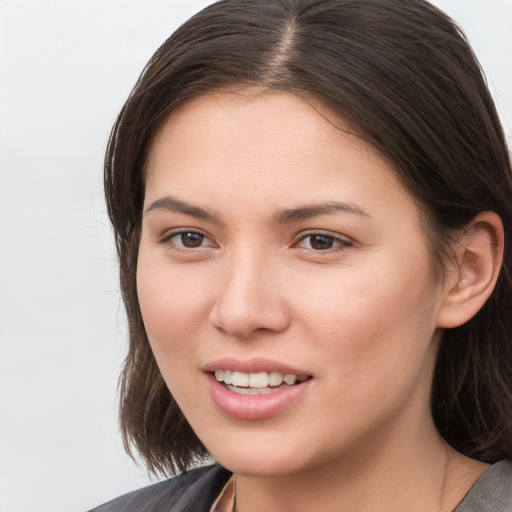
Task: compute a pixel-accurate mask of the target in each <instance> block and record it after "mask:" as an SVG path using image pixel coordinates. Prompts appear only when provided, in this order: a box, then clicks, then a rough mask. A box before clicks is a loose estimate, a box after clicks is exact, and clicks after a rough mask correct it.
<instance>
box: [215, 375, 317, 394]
mask: <svg viewBox="0 0 512 512" xmlns="http://www.w3.org/2000/svg"><path fill="white" fill-rule="evenodd" d="M215 378H216V379H217V381H218V382H220V383H221V384H223V385H224V387H225V388H226V389H228V390H229V391H232V392H233V393H239V394H242V395H264V394H267V393H273V392H275V391H279V390H281V389H286V388H291V387H293V386H296V385H298V384H301V383H302V382H305V381H306V380H308V379H310V378H311V377H310V376H309V375H294V374H291V373H286V374H284V373H281V372H276V371H272V372H257V373H245V372H238V371H232V370H215Z"/></svg>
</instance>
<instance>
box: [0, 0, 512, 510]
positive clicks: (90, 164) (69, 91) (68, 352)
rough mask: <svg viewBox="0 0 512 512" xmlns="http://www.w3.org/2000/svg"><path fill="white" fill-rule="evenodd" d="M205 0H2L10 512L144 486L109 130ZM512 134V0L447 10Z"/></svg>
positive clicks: (442, 0)
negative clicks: (129, 387) (110, 214)
mask: <svg viewBox="0 0 512 512" xmlns="http://www.w3.org/2000/svg"><path fill="white" fill-rule="evenodd" d="M208 3H209V2H208V1H206V0H205V1H201V0H186V1H185V0H179V1H176V0H174V1H172V0H165V1H164V0H149V1H148V0H145V1H143V0H115V1H113V0H87V1H85V0H77V1H73V0H60V1H59V0H0V512H80V511H85V510H87V509H88V508H91V507H92V506H94V505H97V504H99V503H102V502H104V501H106V500H108V499H110V498H113V497H115V496H117V495H119V494H122V493H124V492H126V491H128V490H132V489H135V488H138V487H141V486H143V485H145V484H146V483H147V482H148V480H147V478H146V477H145V473H144V471H143V470H141V469H137V468H136V467H135V465H134V464H133V463H132V462H131V461H130V460H129V459H128V458H127V456H126V455H125V454H124V452H123V449H122V446H121V442H120V436H119V434H118V430H117V416H116V414H117V411H116V403H115V400H116V382H117V375H118V373H119V368H120V365H121V362H122V359H123V355H124V352H125V327H124V316H123V312H122V307H121V304H120V298H119V290H118V281H117V269H116V262H115V257H114V251H113V244H112V238H111V231H110V228H109V226H108V223H107V220H106V215H105V208H104V205H103V197H102V158H103V152H104V149H105V145H106V140H107V137H108V133H109V129H110V126H111V125H112V122H113V120H114V118H115V115H116V113H117V111H118V110H119V108H120V107H121V105H122V103H123V101H124V99H125V98H126V96H127V95H128V93H129V91H130V89H131V87H132V85H133V83H134V82H135V80H136V78H137V76H138V74H139V72H140V71H141V69H142V67H143V65H144V64H145V62H146V61H147V60H148V58H149V57H150V56H151V54H152V53H153V52H154V50H156V48H157V47H158V46H159V44H160V43H161V42H162V41H163V40H164V39H165V38H166V37H167V36H168V35H169V34H170V33H171V32H172V31H173V30H174V29H175V28H176V27H177V26H178V25H179V24H180V23H181V22H183V21H184V20H185V19H186V18H187V17H189V16H190V15H191V14H192V13H193V12H195V11H196V10H198V9H199V8H201V7H203V6H204V5H206V4H208ZM435 4H436V5H439V6H440V7H442V8H443V9H445V10H446V11H447V12H448V13H449V14H451V15H452V16H453V17H454V18H455V19H456V20H457V21H458V22H459V23H460V24H461V25H462V27H463V28H464V30H465V31H466V33H467V34H468V35H469V38H470V40H471V42H472V44H473V46H474V48H475V51H476V53H477V55H478V56H479V58H480V61H481V63H482V65H483V67H484V69H485V70H486V72H487V76H488V79H489V83H490V88H491V91H492V92H493V94H494V96H495V99H496V101H497V103H498V107H499V111H500V113H501V115H502V119H503V121H504V123H505V125H506V127H507V136H508V139H509V142H510V139H511V129H512V36H511V33H510V32H511V27H512V0H438V1H436V2H435Z"/></svg>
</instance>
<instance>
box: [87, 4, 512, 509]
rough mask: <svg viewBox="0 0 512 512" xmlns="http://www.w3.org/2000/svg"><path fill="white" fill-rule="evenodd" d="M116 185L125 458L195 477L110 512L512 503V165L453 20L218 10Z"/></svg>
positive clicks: (123, 124) (195, 37) (148, 85)
mask: <svg viewBox="0 0 512 512" xmlns="http://www.w3.org/2000/svg"><path fill="white" fill-rule="evenodd" d="M105 185H106V194H107V203H108V207H109V213H110V217H111V220H112V223H113V226H114V229H115V234H116V241H117V247H118V252H119V257H120V264H121V286H122V291H123V297H124V300H125V304H126V308H127V312H128V318H129V325H130V350H129V354H128V357H127V359H126V364H125V367H124V370H123V374H122V377H121V424H122V429H123V435H124V440H125V445H126V447H127V449H128V450H129V451H130V450H132V449H136V450H137V451H138V452H139V453H140V454H141V455H142V456H143V458H144V460H145V461H146V463H147V466H148V468H149V469H150V470H151V471H153V472H174V471H176V470H181V471H186V472H185V473H184V474H182V475H180V476H179V477H177V478H174V479H171V480H168V481H166V482H162V483H159V484H156V485H155V486H150V487H148V488H146V489H142V490H140V491H136V492H134V493H131V494H129V495H126V496H124V497H121V498H118V499H117V500H114V501H112V502H110V503H108V504H106V505H104V506H102V507H99V508H97V509H95V510H96V511H98V512H99V511H118V510H119V511H121V510H123V511H127V510H134V511H135V510H137V511H160V510H162V511H163V510H166V511H167V510H172V511H175V510H190V511H203V510H204V511H210V510H212V511H226V510H230V511H231V510H236V511H238V512H251V511H278V510H279V511H281V510H293V511H299V512H300V511H302V510H316V511H324V510H325V511H338V510H356V511H361V512H365V511H372V510H379V511H383V510H384V511H385V510H390V511H391V510H392V511H394V512H396V511H410V510H415V511H434V510H435V511H451V510H457V511H459V512H460V511H480V510H493V511H505V510H510V507H511V506H512V494H511V492H510V485H511V483H512V465H511V464H510V462H508V460H507V459H508V458H510V456H511V455H512V408H511V404H512V395H511V392H512V380H511V378H512V376H511V370H512V359H511V350H510V341H511V332H512V325H511V320H510V315H509V312H508V309H509V308H510V304H511V303H512V301H511V299H512V297H511V295H512V294H511V291H512V283H511V276H510V265H511V261H510V258H511V253H510V248H509V246H508V243H509V242H508V240H510V239H511V235H512V234H511V229H512V223H511V222H512V218H511V213H512V211H511V204H512V203H511V201H512V173H511V169H510V159H509V154H508V150H507V147H506V144H505V141H504V136H503V132H502V129H501V127H500V124H499V121H498V118H497V115H496V111H495V108H494V105H493V103H492V100H491V99H490V96H489V93H488V90H487V88H486V85H485V81H484V79H483V77H482V75H481V72H480V69H479V66H478V63H477V62H476V59H475V57H474V55H473V53H472V51H471V49H470V47H469V45H468V43H467V42H466V40H465V39H464V37H463V35H462V34H461V33H460V31H459V30H458V29H457V27H456V26H455V25H454V24H453V22H452V21H451V20H450V19H449V18H447V16H446V15H444V14H443V13H441V12H439V11H438V10H437V9H435V8H434V7H432V6H431V5H430V4H428V3H426V2H425V1H423V0H407V1H404V0H332V1H328V2H326V1H324V0H322V1H320V0H280V1H277V2H276V1H275V0H261V1H258V2H253V1H251V0H224V1H221V2H219V3H216V4H214V5H212V6H210V7H207V8H206V9H204V10H203V11H202V12H200V13H199V14H197V15H195V16H194V17H193V18H191V19H190V20H189V21H188V22H187V23H185V24H184V25H183V26H182V27H181V28H180V29H178V30H177V31H176V33H175V34H173V35H172V36H171V37H170V38H169V39H168V40H167V41H166V42H165V43H164V44H163V45H162V47H161V48H160V49H159V50H158V51H157V52H156V54H155V55H154V56H153V58H152V59H151V60H150V62H149V64H148V65H147V67H146V69H145V70H144V72H143V74H142V76H141V78H140V79H139V82H138V83H137V85H136V86H135V88H134V90H133V92H132V94H131V96H130V98H129V99H128V101H127V102H126V104H125V106H124V107H123V109H122V111H121V113H120V115H119V118H118V120H117V121H116V124H115V126H114V129H113V132H112V136H111V139H110V144H109V148H108V150H107V156H106V174H105ZM208 455H211V456H212V457H213V458H214V459H215V461H216V464H214V465H210V466H206V467H204V468H202V469H198V470H191V471H187V470H189V469H190V467H191V466H193V465H194V464H195V463H196V462H198V461H200V460H201V459H204V458H206V457H207V456H208Z"/></svg>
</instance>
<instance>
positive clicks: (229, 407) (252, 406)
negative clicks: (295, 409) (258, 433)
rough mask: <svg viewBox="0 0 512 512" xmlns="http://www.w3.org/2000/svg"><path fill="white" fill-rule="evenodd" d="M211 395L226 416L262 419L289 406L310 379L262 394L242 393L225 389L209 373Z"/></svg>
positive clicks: (307, 384)
mask: <svg viewBox="0 0 512 512" xmlns="http://www.w3.org/2000/svg"><path fill="white" fill-rule="evenodd" d="M206 376H207V379H208V387H209V389H210V394H211V397H212V399H213V401H214V403H215V405H217V407H218V408H219V409H220V410H221V411H222V412H223V413H224V414H226V415H227V416H230V417H231V418H235V419H238V420H263V419H265V418H270V417H271V416H275V415H276V414H279V413H281V412H283V411H285V410H286V409H288V408H289V407H291V406H292V405H293V404H294V403H295V402H296V401H297V400H298V399H299V398H301V397H302V396H303V395H304V394H305V393H306V392H307V391H308V389H309V388H310V387H311V381H312V379H308V380H306V381H304V382H301V383H300V384H295V385H294V386H291V387H289V388H284V389H279V390H277V391H272V393H266V394H264V395H242V394H240V393H235V392H233V391H229V390H228V389H226V388H225V387H224V386H223V385H222V384H221V383H220V382H219V381H218V380H217V379H216V378H215V376H214V375H212V374H211V373H208V374H206Z"/></svg>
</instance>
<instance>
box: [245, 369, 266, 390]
mask: <svg viewBox="0 0 512 512" xmlns="http://www.w3.org/2000/svg"><path fill="white" fill-rule="evenodd" d="M267 386H268V373H267V372H259V373H249V387H250V388H266V387H267Z"/></svg>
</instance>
